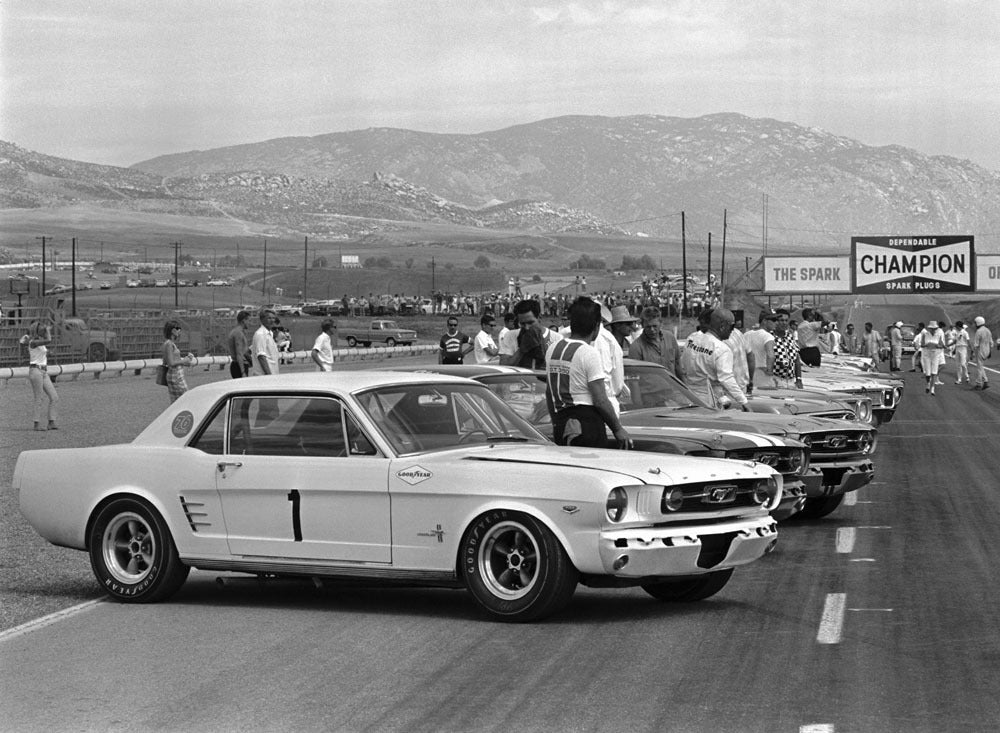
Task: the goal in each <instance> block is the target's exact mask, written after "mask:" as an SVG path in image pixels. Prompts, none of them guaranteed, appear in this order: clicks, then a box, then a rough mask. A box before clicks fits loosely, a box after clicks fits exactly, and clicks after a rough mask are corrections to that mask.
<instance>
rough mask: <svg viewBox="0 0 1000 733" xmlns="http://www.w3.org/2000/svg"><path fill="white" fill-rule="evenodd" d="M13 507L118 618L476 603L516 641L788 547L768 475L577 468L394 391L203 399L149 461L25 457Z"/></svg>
mask: <svg viewBox="0 0 1000 733" xmlns="http://www.w3.org/2000/svg"><path fill="white" fill-rule="evenodd" d="M13 487H14V490H15V491H17V492H19V495H20V505H21V511H22V513H23V515H24V516H25V518H26V519H27V520H28V522H29V523H30V524H31V526H32V527H34V528H35V530H36V531H37V532H38V533H39V534H40V535H41V536H42V537H44V538H45V539H46V540H48V541H49V542H52V543H53V544H56V545H60V546H64V547H70V548H75V549H78V550H84V551H87V552H88V553H89V555H90V560H91V566H92V568H93V571H94V574H95V576H96V577H97V580H98V582H99V584H100V586H101V588H102V589H103V590H104V592H105V593H106V594H107V595H108V596H110V597H111V598H112V599H114V600H117V601H121V602H132V603H142V602H153V601H162V600H165V599H167V598H169V597H170V596H171V595H172V594H173V593H175V592H176V591H177V590H178V589H179V588H180V586H181V585H182V584H183V583H184V581H185V579H186V578H187V575H188V571H189V569H190V568H192V567H193V568H202V569H206V570H215V571H236V572H243V573H251V574H256V575H260V576H264V577H272V576H279V577H281V576H296V577H302V578H314V579H316V580H317V581H321V580H322V579H323V578H342V579H343V578H346V579H365V580H366V581H373V580H374V581H377V580H383V581H387V582H395V583H407V584H418V585H431V586H444V587H454V588H463V587H464V588H466V589H468V591H469V592H470V593H471V595H472V597H473V598H474V599H475V600H476V601H477V602H478V603H479V605H480V606H481V607H482V608H483V609H484V610H485V611H486V612H487V613H488V614H489V615H490V616H492V617H493V618H494V619H498V620H503V621H532V620H537V619H541V618H544V617H546V616H549V615H550V614H553V613H555V612H557V611H558V610H560V609H561V608H563V607H564V606H565V605H566V604H568V603H569V601H570V599H571V597H572V595H573V592H574V590H575V588H576V586H577V584H579V583H582V584H584V585H593V586H599V587H631V586H640V587H642V588H643V589H644V590H645V591H646V592H647V593H648V594H649V595H651V596H653V597H654V598H656V599H659V600H663V601H696V600H701V599H704V598H707V597H709V596H711V595H713V594H715V593H717V592H718V591H720V590H721V589H722V588H723V587H724V586H725V585H726V583H727V582H728V581H729V579H730V577H731V576H732V574H733V571H734V569H735V568H737V567H739V566H741V565H745V564H748V563H752V562H754V561H755V560H757V559H759V558H761V557H762V556H763V555H764V554H766V553H767V552H769V551H770V550H771V549H772V548H773V547H774V545H775V543H776V541H777V527H776V524H775V521H774V519H773V518H772V517H771V516H770V515H769V513H768V512H769V511H770V510H771V509H772V508H773V507H775V506H776V505H777V504H778V503H779V502H780V501H781V495H782V479H781V476H780V474H778V473H777V472H775V471H774V469H773V468H771V467H770V466H766V465H764V464H762V463H759V462H753V461H730V460H724V459H717V458H690V457H686V456H676V455H663V454H653V453H645V452H639V451H634V452H630V451H613V450H605V449H580V448H562V447H559V446H555V445H553V444H552V443H551V442H549V441H548V440H546V439H545V438H544V437H543V436H542V435H541V434H540V433H539V432H538V431H536V430H535V429H534V428H533V427H532V426H531V425H530V424H528V423H527V422H526V421H525V420H523V419H522V418H521V417H519V416H518V414H517V413H516V412H515V411H514V410H512V409H511V408H510V407H509V406H508V405H506V404H505V403H504V402H503V401H502V400H500V399H499V398H498V397H497V396H496V395H494V394H493V393H492V392H491V391H490V390H489V389H488V388H487V387H486V386H484V385H482V384H478V383H475V382H473V381H471V380H467V379H462V378H457V377H448V376H442V375H434V374H405V373H390V372H379V371H359V372H337V373H316V372H310V373H299V374H283V375H280V376H268V377H251V378H247V379H238V380H224V381H219V382H214V383H211V384H206V385H202V386H200V387H196V388H194V389H192V390H189V391H188V392H187V393H185V394H184V395H183V396H182V397H180V398H179V399H178V400H177V401H175V402H174V403H172V404H171V405H170V406H169V407H168V408H167V409H166V410H165V411H164V412H163V413H162V414H161V415H160V416H158V417H157V418H156V419H155V420H154V421H153V422H152V423H151V424H150V425H149V426H148V427H147V428H146V429H145V430H143V432H142V433H140V434H139V436H138V437H136V439H135V440H134V441H132V442H131V443H128V444H124V445H112V446H100V447H91V448H60V449H50V450H29V451H24V452H22V453H21V454H20V456H19V457H18V460H17V464H16V466H15V469H14V479H13Z"/></svg>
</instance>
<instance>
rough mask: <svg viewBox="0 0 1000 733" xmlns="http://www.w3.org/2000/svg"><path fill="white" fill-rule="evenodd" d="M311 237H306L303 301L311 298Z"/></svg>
mask: <svg viewBox="0 0 1000 733" xmlns="http://www.w3.org/2000/svg"><path fill="white" fill-rule="evenodd" d="M308 293H309V237H306V252H305V261H304V262H303V263H302V301H303V302H305V301H306V300H308V299H309V294H308Z"/></svg>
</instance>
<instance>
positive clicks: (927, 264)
mask: <svg viewBox="0 0 1000 733" xmlns="http://www.w3.org/2000/svg"><path fill="white" fill-rule="evenodd" d="M973 240H974V237H972V236H971V235H936V236H912V237H851V262H852V263H853V265H854V266H853V268H852V277H853V283H852V287H851V291H852V292H854V293H967V292H973V291H975V289H976V256H975V245H974V241H973Z"/></svg>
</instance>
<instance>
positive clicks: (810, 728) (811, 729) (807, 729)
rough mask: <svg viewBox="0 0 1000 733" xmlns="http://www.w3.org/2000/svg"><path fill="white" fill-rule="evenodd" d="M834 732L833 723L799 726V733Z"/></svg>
mask: <svg viewBox="0 0 1000 733" xmlns="http://www.w3.org/2000/svg"><path fill="white" fill-rule="evenodd" d="M835 730H836V728H834V727H833V723H809V725H800V726H799V733H834V731H835Z"/></svg>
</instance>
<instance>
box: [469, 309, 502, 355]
mask: <svg viewBox="0 0 1000 733" xmlns="http://www.w3.org/2000/svg"><path fill="white" fill-rule="evenodd" d="M496 327H497V319H496V317H495V316H493V314H491V313H485V314H483V316H482V317H481V318H480V319H479V333H477V334H476V338H475V340H474V341H473V344H472V350H473V353H474V354H475V356H476V363H477V364H490V363H496V362H498V361H500V357H499V354H500V349H499V348H498V347H497V342H496V341H494V340H493V329H495V328H496Z"/></svg>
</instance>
